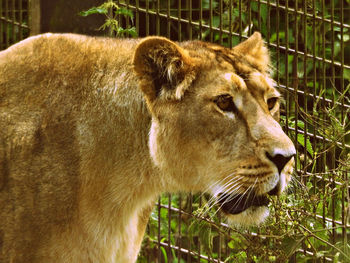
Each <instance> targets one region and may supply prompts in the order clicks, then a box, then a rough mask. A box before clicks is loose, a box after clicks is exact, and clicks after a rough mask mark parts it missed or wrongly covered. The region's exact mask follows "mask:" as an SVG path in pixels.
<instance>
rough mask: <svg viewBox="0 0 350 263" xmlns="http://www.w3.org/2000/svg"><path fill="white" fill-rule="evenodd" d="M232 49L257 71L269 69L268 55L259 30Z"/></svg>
mask: <svg viewBox="0 0 350 263" xmlns="http://www.w3.org/2000/svg"><path fill="white" fill-rule="evenodd" d="M233 51H234V52H235V53H237V54H239V55H241V56H244V57H245V58H246V59H247V60H248V61H249V62H250V63H251V64H252V65H254V66H255V67H257V68H258V70H259V71H262V72H266V71H268V70H269V64H270V55H269V52H268V50H267V48H266V46H265V44H264V40H263V39H262V37H261V34H260V33H259V32H255V33H254V34H253V35H251V36H250V37H249V38H248V39H247V40H246V41H243V42H242V43H240V44H238V45H237V46H235V47H234V48H233Z"/></svg>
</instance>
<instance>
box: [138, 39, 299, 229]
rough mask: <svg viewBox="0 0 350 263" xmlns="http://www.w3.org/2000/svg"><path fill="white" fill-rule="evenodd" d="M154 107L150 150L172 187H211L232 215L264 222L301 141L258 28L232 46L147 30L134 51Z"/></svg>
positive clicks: (235, 218)
mask: <svg viewBox="0 0 350 263" xmlns="http://www.w3.org/2000/svg"><path fill="white" fill-rule="evenodd" d="M134 68H135V71H136V73H137V75H138V76H139V86H140V88H141V90H142V91H143V93H144V95H145V99H146V101H147V105H148V108H149V110H150V112H151V115H152V126H151V130H150V135H149V148H150V154H151V156H152V159H153V161H154V164H155V165H156V166H157V167H158V168H159V169H160V170H161V171H162V172H163V174H164V177H165V178H166V179H165V180H164V182H165V184H166V187H168V189H171V190H174V189H175V190H189V191H205V192H209V193H211V194H212V195H213V196H214V197H215V198H216V200H217V202H218V203H219V205H220V207H221V209H222V210H223V211H224V212H225V214H226V215H227V216H228V217H229V219H230V220H231V221H232V222H234V223H238V224H246V225H247V224H258V223H260V222H262V221H263V220H264V219H265V218H266V216H267V215H268V209H267V205H268V203H269V199H268V197H267V196H268V195H278V194H280V193H281V192H282V191H283V190H284V189H285V187H286V185H287V183H288V181H289V180H290V176H291V173H292V170H293V163H294V160H293V155H294V154H295V148H294V146H293V143H292V142H291V140H290V139H289V138H288V137H287V136H286V134H285V133H284V132H283V131H282V129H281V127H280V125H279V124H278V121H279V106H280V102H279V100H280V93H279V92H278V91H277V90H276V89H275V87H274V82H273V80H272V79H271V78H270V76H269V55H268V51H267V49H266V47H265V46H264V44H263V40H262V39H261V36H260V34H259V33H254V34H253V35H252V36H251V37H250V38H249V39H248V40H246V41H245V42H243V43H241V44H239V45H238V46H236V47H234V48H233V49H228V48H224V47H221V46H217V45H214V44H209V43H203V42H199V41H198V42H185V43H182V44H176V43H174V42H171V41H169V40H167V39H165V38H161V37H149V38H146V39H145V40H143V41H142V42H140V44H139V45H138V47H137V49H136V52H135V56H134Z"/></svg>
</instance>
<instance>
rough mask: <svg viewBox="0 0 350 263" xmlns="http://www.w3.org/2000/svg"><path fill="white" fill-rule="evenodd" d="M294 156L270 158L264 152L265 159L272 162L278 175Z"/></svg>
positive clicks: (280, 155)
mask: <svg viewBox="0 0 350 263" xmlns="http://www.w3.org/2000/svg"><path fill="white" fill-rule="evenodd" d="M293 156H294V155H287V156H284V155H282V154H276V155H275V156H271V155H270V154H269V153H268V152H266V157H267V158H268V159H269V160H270V161H271V162H273V163H274V164H275V165H276V167H277V169H278V173H281V171H282V170H283V168H284V167H285V166H286V164H287V163H288V162H289V161H290V159H292V158H293Z"/></svg>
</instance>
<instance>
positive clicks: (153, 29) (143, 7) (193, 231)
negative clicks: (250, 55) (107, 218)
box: [119, 0, 350, 262]
mask: <svg viewBox="0 0 350 263" xmlns="http://www.w3.org/2000/svg"><path fill="white" fill-rule="evenodd" d="M119 5H120V6H127V7H128V8H129V9H131V10H133V11H134V12H135V13H136V16H135V18H136V19H135V20H136V21H135V22H134V23H135V25H136V28H137V32H139V35H140V36H146V35H162V36H166V37H169V38H170V39H172V40H178V41H183V40H191V39H200V40H204V41H210V42H215V43H218V44H221V45H224V46H227V47H232V46H234V45H236V44H237V43H239V42H241V41H242V40H244V39H246V38H247V37H248V36H249V35H250V34H252V33H253V32H254V31H260V32H261V33H262V35H263V37H264V38H265V40H266V44H267V46H268V47H269V49H270V51H271V55H272V63H273V67H274V69H275V70H274V73H273V77H274V79H275V80H276V82H277V86H278V88H279V89H280V90H281V91H283V93H284V98H285V103H284V105H283V108H282V110H281V114H282V122H281V125H282V126H283V128H284V130H285V131H286V133H288V134H289V136H290V137H291V138H292V139H293V140H294V142H295V145H296V146H297V157H296V160H297V162H296V166H295V179H294V180H295V182H294V183H292V186H291V187H290V188H289V195H288V196H286V197H284V200H282V201H276V203H275V204H274V206H275V207H279V206H281V208H277V209H276V211H275V212H274V213H273V214H272V217H273V219H271V220H270V222H268V223H267V224H268V225H269V224H270V226H268V227H266V228H264V227H262V228H253V229H252V230H242V229H235V228H233V229H230V228H229V227H228V226H227V225H226V224H225V223H223V222H222V220H224V219H223V218H220V216H219V215H214V216H211V215H208V214H207V215H203V214H201V212H198V211H201V207H203V205H202V204H204V203H205V202H206V201H207V196H205V195H201V194H199V195H196V194H194V195H184V194H172V195H169V194H168V195H164V196H162V197H161V198H160V199H159V200H158V204H157V208H156V209H155V210H154V211H153V213H152V217H151V219H150V223H149V226H148V230H147V235H146V241H145V243H144V246H143V250H142V252H141V256H140V259H139V262H224V261H225V262H248V261H252V262H284V261H289V262H304V261H305V262H309V261H310V262H315V261H317V262H337V260H339V262H342V261H344V262H346V261H348V260H350V254H349V242H348V239H349V235H350V230H349V226H350V224H349V192H350V188H349V149H350V138H349V134H348V133H349V132H348V131H349V121H348V118H349V110H350V99H349V79H350V78H349V76H348V75H349V71H350V61H349V56H346V55H348V54H349V53H348V52H349V50H348V47H347V46H346V44H347V43H348V41H349V29H350V25H349V23H350V16H349V11H350V6H349V3H348V2H345V1H325V0H323V1H316V0H310V1H295V0H293V1H290V0H289V1H288V0H283V1H282V0H266V1H264V0H261V1H258V0H255V1H247V0H239V1H232V0H230V1H229V0H225V1H224V0H203V1H175V0H172V1H170V0H167V1H159V0H144V1H127V2H125V1H119ZM293 206H295V207H294V208H293ZM281 209H282V210H283V209H286V210H287V214H288V215H287V216H286V214H285V212H286V211H285V210H284V213H281V212H280V210H281ZM271 224H272V225H273V224H275V225H276V228H275V229H271ZM290 233H293V235H295V238H292V235H290ZM240 239H241V240H243V241H240ZM277 247H281V249H277ZM256 255H260V257H257V256H256ZM261 255H263V256H261Z"/></svg>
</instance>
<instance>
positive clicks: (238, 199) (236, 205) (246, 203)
mask: <svg viewBox="0 0 350 263" xmlns="http://www.w3.org/2000/svg"><path fill="white" fill-rule="evenodd" d="M269 202H270V200H269V199H268V198H267V195H258V196H257V195H254V194H252V193H251V194H249V195H248V194H247V195H242V194H235V195H228V194H221V195H220V197H219V203H220V207H221V209H222V210H223V211H224V212H225V213H227V214H232V215H235V214H239V213H241V212H243V211H245V210H247V209H248V208H249V207H253V206H255V207H259V206H267V205H268V204H269Z"/></svg>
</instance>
